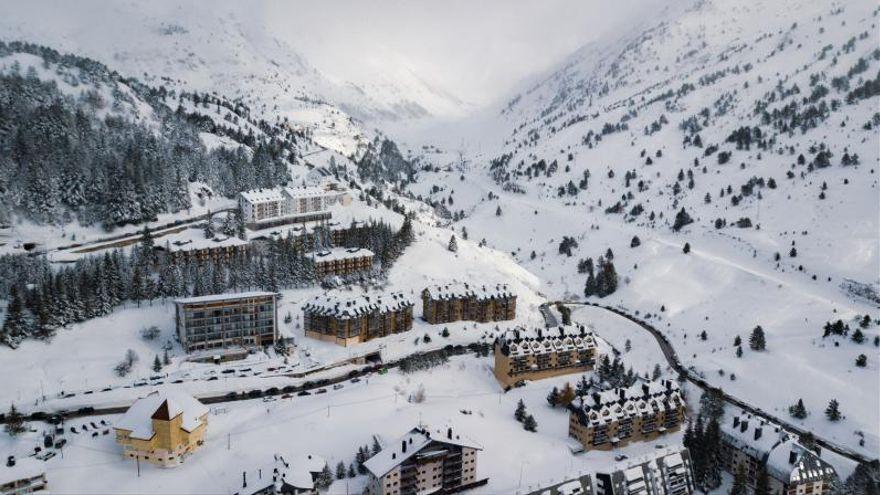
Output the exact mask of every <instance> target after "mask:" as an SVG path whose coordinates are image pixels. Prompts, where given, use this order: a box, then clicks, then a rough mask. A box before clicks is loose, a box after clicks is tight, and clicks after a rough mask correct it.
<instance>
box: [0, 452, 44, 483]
mask: <svg viewBox="0 0 880 495" xmlns="http://www.w3.org/2000/svg"><path fill="white" fill-rule="evenodd" d="M43 474H46V468H45V463H43V462H42V461H38V460H36V459H34V458H33V457H24V458H22V459H16V460H15V465H14V466H7V465H6V464H5V463H4V464H3V466H2V467H0V485H5V484H7V483H12V482H13V481H19V480H26V479H31V478H36V477H37V476H40V475H43Z"/></svg>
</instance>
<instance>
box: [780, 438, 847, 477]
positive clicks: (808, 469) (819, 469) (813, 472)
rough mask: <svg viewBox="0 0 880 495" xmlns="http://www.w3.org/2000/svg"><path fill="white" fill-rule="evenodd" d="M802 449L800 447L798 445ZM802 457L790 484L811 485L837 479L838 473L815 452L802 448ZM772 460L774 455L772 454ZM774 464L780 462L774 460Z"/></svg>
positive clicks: (797, 462)
mask: <svg viewBox="0 0 880 495" xmlns="http://www.w3.org/2000/svg"><path fill="white" fill-rule="evenodd" d="M798 446H799V447H800V445H798ZM801 449H802V450H801V453H800V456H799V457H798V458H797V461H796V462H795V464H794V468H793V469H792V470H791V473H790V475H789V483H790V484H792V485H793V484H796V483H811V482H814V481H820V480H823V481H830V480H833V479H835V478H837V471H835V470H834V467H832V466H831V464H829V463H827V462H825V461H824V460H822V459H821V458H819V456H818V455H816V454H815V453H814V452H810V451H809V450H806V449H804V448H801ZM770 457H771V458H772V457H773V455H772V454H771V456H770ZM773 462H778V461H776V460H774V461H773Z"/></svg>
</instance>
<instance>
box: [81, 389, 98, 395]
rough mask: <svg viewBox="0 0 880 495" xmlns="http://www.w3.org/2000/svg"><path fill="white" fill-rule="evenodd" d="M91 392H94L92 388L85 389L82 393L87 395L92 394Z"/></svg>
mask: <svg viewBox="0 0 880 495" xmlns="http://www.w3.org/2000/svg"><path fill="white" fill-rule="evenodd" d="M93 393H95V391H94V390H86V391H85V392H83V395H89V394H93Z"/></svg>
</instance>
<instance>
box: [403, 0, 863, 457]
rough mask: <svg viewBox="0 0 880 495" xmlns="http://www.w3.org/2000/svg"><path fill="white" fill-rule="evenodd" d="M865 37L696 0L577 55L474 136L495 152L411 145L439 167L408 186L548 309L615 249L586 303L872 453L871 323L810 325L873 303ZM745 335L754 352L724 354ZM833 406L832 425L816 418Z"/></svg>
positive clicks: (801, 8)
mask: <svg viewBox="0 0 880 495" xmlns="http://www.w3.org/2000/svg"><path fill="white" fill-rule="evenodd" d="M877 22H878V18H877V9H876V5H873V4H871V3H870V2H848V3H837V4H830V5H829V4H827V3H824V2H810V1H802V0H787V1H782V2H777V1H772V2H771V1H754V2H746V3H743V2H733V1H728V0H707V1H700V2H694V3H693V4H692V5H690V6H688V8H686V9H685V10H684V11H683V12H682V13H681V14H680V15H678V16H672V17H671V18H668V19H663V20H661V21H658V23H657V24H656V25H654V26H652V27H650V28H648V29H646V30H641V29H640V28H638V29H634V30H633V31H631V32H627V33H620V39H622V40H623V41H622V42H621V43H617V44H614V43H607V44H594V45H591V46H589V47H585V48H584V49H583V50H581V51H579V52H578V53H575V54H574V55H573V56H572V58H571V59H570V60H568V61H567V62H566V63H564V64H563V65H562V66H560V68H559V69H558V70H557V71H555V72H553V73H552V74H550V75H548V76H547V77H546V78H544V79H543V80H542V81H540V82H539V83H537V84H536V85H534V86H533V87H531V88H530V89H528V90H527V91H524V92H523V93H522V94H521V95H519V96H516V97H514V98H512V99H511V100H510V102H509V103H508V104H507V105H505V106H504V107H503V108H502V109H500V111H499V115H498V116H497V117H496V118H495V120H494V124H493V123H492V120H491V119H489V120H483V121H481V123H480V126H482V127H486V126H492V125H494V126H500V127H503V128H505V129H506V130H507V132H506V133H505V134H504V136H503V138H501V139H500V140H498V141H497V142H494V143H493V142H487V141H486V140H485V139H479V140H477V141H476V143H474V141H473V140H471V139H469V136H468V135H467V134H463V135H462V134H459V135H456V134H454V132H453V133H452V134H450V135H449V136H446V137H445V140H446V141H447V142H449V143H453V145H452V146H451V147H450V148H446V149H441V150H437V149H436V148H429V149H427V150H425V151H424V153H423V154H424V156H425V159H426V160H432V161H433V163H435V164H436V166H435V168H434V169H433V170H434V171H435V173H434V174H425V176H424V177H422V178H421V180H420V182H419V184H417V185H416V186H414V187H413V188H412V192H413V193H414V194H415V195H416V196H417V197H422V198H425V199H427V200H428V201H431V202H433V203H434V204H437V205H438V206H439V207H441V208H445V209H448V210H449V211H450V212H451V219H452V220H458V219H459V218H462V219H461V220H459V221H457V223H454V224H453V226H454V228H455V229H456V230H458V231H462V230H463V229H466V230H467V232H468V234H469V236H470V237H471V238H475V239H481V238H485V239H486V241H487V243H488V244H489V245H490V246H493V247H496V248H500V249H503V250H506V251H509V252H511V253H514V255H515V256H516V258H517V259H518V260H519V261H520V262H521V263H523V264H524V266H526V267H527V268H529V269H531V270H532V271H533V272H534V273H536V274H538V275H539V276H541V278H542V279H543V280H544V281H545V283H546V293H547V294H548V296H549V297H555V298H582V297H583V295H584V282H585V279H586V275H584V274H583V273H579V272H578V264H579V261H580V260H583V259H586V258H588V257H589V258H593V259H594V260H595V259H596V258H598V257H599V256H600V255H604V254H606V250H608V249H609V248H610V249H611V250H612V251H613V255H614V264H615V265H616V267H617V271H618V273H619V274H620V278H621V284H620V285H621V288H620V289H619V290H618V292H616V293H615V294H613V295H612V296H608V297H607V298H606V299H605V300H604V301H603V302H605V303H610V304H615V305H621V306H624V307H626V308H629V310H630V311H632V312H636V313H637V314H645V313H648V314H652V315H655V316H654V318H660V322H661V324H662V326H664V327H667V328H668V335H669V337H670V338H671V339H673V342H674V343H675V346H676V348H678V349H680V351H679V354H680V355H681V356H682V358H683V360H684V361H685V363H686V364H687V365H689V366H693V367H694V368H695V370H697V372H699V373H702V374H704V375H705V376H706V378H707V379H708V380H709V381H710V382H712V383H715V384H717V385H718V386H722V387H724V388H725V390H728V391H730V392H732V393H734V394H735V395H737V396H741V397H743V398H744V399H746V400H749V401H752V402H754V403H755V404H756V405H758V406H759V407H762V408H766V409H767V410H771V411H776V413H777V414H782V415H785V416H787V412H786V408H787V406H788V405H790V404H791V403H793V402H795V401H796V400H797V399H798V398H799V397H803V398H804V401H805V402H807V403H809V404H810V405H809V408H810V410H811V411H812V414H811V416H809V417H808V419H807V420H805V424H806V425H807V426H809V427H811V428H813V429H814V430H815V431H817V432H822V433H824V434H827V435H828V436H829V437H830V438H834V439H835V440H837V441H839V442H841V443H845V444H850V445H854V446H857V447H858V444H859V442H860V441H861V440H862V437H863V436H865V437H866V440H865V444H863V445H862V446H861V447H862V448H865V449H866V450H865V452H871V451H872V449H873V452H876V449H877V447H878V445H880V431H878V429H877V425H878V423H880V421H878V420H880V417H878V413H877V411H878V410H880V403H878V397H877V395H876V393H872V394H871V395H870V396H869V397H867V398H866V397H865V395H864V391H865V390H872V391H876V390H877V389H878V387H880V382H878V374H877V366H878V362H877V361H878V359H877V351H876V347H875V344H874V343H873V339H874V338H875V336H877V335H878V330H877V326H876V324H872V325H871V326H870V328H869V329H868V330H867V331H866V333H867V335H868V340H867V342H866V343H865V344H857V343H853V342H852V341H851V340H849V339H847V338H830V337H829V338H822V334H823V331H822V326H823V325H824V323H825V322H826V321H834V320H837V319H843V320H844V321H845V322H847V323H848V324H849V325H850V326H851V327H852V328H855V327H856V326H857V325H856V319H857V318H858V317H860V316H862V315H865V314H872V315H876V309H877V304H878V299H877V296H876V294H877V286H878V270H877V267H878V262H880V258H878V245H877V239H878V238H880V228H878V215H877V205H878V201H880V193H878V182H877V167H878V130H877V125H878V124H880V114H878V113H877V101H878V100H877V95H878V87H880V81H878V73H880V51H878V48H877V43H876V36H875V35H876V31H877ZM450 128H451V129H452V130H453V131H454V127H449V128H447V130H448V129H450ZM460 128H462V129H468V132H470V131H471V129H473V127H469V124H468V123H464V124H462V125H461V126H460ZM491 134H492V133H491V132H486V133H483V134H482V136H481V137H482V138H485V137H491ZM422 141H424V142H427V141H429V138H427V137H426V138H424V139H423V140H422ZM456 142H460V143H463V144H462V145H461V147H460V148H457V147H456V146H455V143H456ZM469 143H474V144H472V145H471V146H470V149H468V144H469ZM431 175H433V177H431ZM682 209H683V210H684V212H685V213H686V214H687V216H688V217H690V218H691V219H692V220H693V222H692V223H689V224H686V225H682V226H681V228H673V227H674V226H675V223H676V218H677V216H678V214H679V212H681V211H682ZM681 218H682V219H684V218H685V217H684V216H681ZM563 236H567V237H570V238H572V239H574V240H575V241H576V243H577V244H576V245H574V246H573V247H572V249H571V255H570V257H569V256H568V255H565V254H562V252H561V250H560V243H561V241H562V240H563ZM634 237H638V238H639V240H640V241H641V245H640V246H638V247H634V248H631V247H630V246H631V242H632V239H633V238H634ZM685 243H689V244H690V248H691V249H690V253H689V254H685V253H683V252H682V251H683V246H684V244H685ZM568 244H570V242H569V243H568ZM851 281H855V282H856V284H855V286H856V287H858V288H859V290H856V291H853V290H852V288H853V287H854V285H853V283H852V282H851ZM872 292H873V295H871V293H872ZM865 294H867V295H868V297H867V298H865V297H864V295H865ZM658 314H659V315H660V316H659V317H658V316H656V315H658ZM756 325H761V326H762V327H763V328H764V329H765V331H766V332H767V334H768V346H767V350H766V351H762V352H750V351H749V350H748V345H745V349H744V350H745V355H744V356H743V357H742V358H737V357H736V356H735V353H734V350H735V349H734V347H733V342H734V339H735V337H736V336H737V335H739V336H740V337H741V338H742V339H743V340H744V341H745V342H746V344H747V341H748V336H749V333H750V332H751V331H752V329H753V328H754V327H755V326H756ZM703 330H705V331H706V332H707V340H705V341H704V340H702V339H700V337H699V334H700V333H701V332H702V331H703ZM600 331H601V330H600ZM859 354H867V355H869V356H872V357H869V359H868V361H869V364H868V366H867V368H861V367H856V366H855V365H854V362H855V360H856V357H857V356H858V355H859ZM731 372H733V373H734V375H735V380H732V379H731ZM765 377H773V379H772V380H766V379H763V378H765ZM832 398H837V399H838V400H840V401H841V403H843V402H846V403H847V404H849V406H848V407H849V410H848V418H847V420H846V421H844V422H842V423H831V422H829V421H827V420H825V418H824V416H823V414H822V411H823V410H824V407H825V405H826V404H827V403H828V401H829V400H830V399H832Z"/></svg>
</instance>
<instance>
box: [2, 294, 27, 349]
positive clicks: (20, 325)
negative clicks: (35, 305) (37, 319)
mask: <svg viewBox="0 0 880 495" xmlns="http://www.w3.org/2000/svg"><path fill="white" fill-rule="evenodd" d="M24 312H25V309H24V303H23V301H22V299H21V296H20V295H19V293H18V288H17V287H16V286H15V285H13V286H12V287H10V288H9V305H8V306H7V307H6V319H5V320H4V321H3V329H2V335H0V339H2V341H3V342H4V343H5V344H7V345H9V346H11V347H16V346H17V345H18V343H19V342H21V340H22V339H23V338H24V337H25V336H26V335H27V333H28V322H27V319H26V317H25V314H24Z"/></svg>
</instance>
